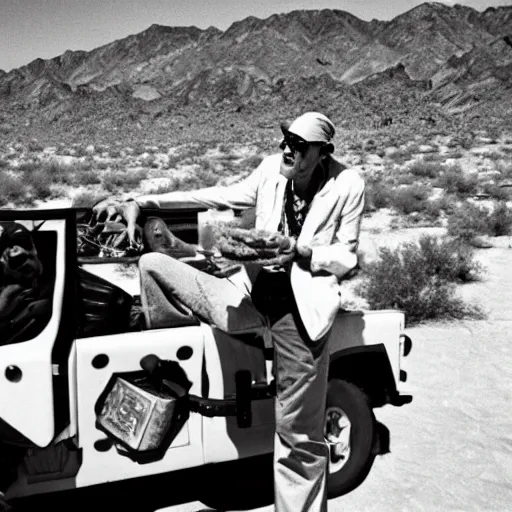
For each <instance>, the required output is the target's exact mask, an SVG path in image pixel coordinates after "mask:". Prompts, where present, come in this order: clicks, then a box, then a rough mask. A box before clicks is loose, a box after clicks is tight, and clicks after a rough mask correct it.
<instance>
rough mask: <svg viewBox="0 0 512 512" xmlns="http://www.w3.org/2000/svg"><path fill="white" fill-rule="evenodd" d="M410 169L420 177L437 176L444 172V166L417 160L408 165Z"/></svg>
mask: <svg viewBox="0 0 512 512" xmlns="http://www.w3.org/2000/svg"><path fill="white" fill-rule="evenodd" d="M408 171H409V172H410V173H411V174H413V175H414V176H418V177H420V178H437V177H438V176H440V175H441V174H442V172H443V166H442V165H440V164H437V163H433V162H426V161H424V160H416V161H415V162H413V163H412V164H411V165H410V166H409V167H408Z"/></svg>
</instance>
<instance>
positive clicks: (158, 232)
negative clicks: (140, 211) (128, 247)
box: [144, 217, 197, 258]
mask: <svg viewBox="0 0 512 512" xmlns="http://www.w3.org/2000/svg"><path fill="white" fill-rule="evenodd" d="M144 238H145V240H146V244H147V246H148V247H149V250H150V251H151V252H160V253H162V254H167V256H172V257H173V258H185V257H187V256H191V257H193V256H195V255H196V254H197V253H196V249H195V247H194V246H193V245H191V244H188V243H186V242H183V240H180V239H179V238H177V237H176V236H174V235H173V234H172V233H171V231H170V230H169V228H168V227H167V225H166V223H165V222H164V221H163V220H162V219H160V218H158V217H150V218H149V219H148V220H147V222H146V225H145V226H144Z"/></svg>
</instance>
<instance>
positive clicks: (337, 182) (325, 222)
mask: <svg viewBox="0 0 512 512" xmlns="http://www.w3.org/2000/svg"><path fill="white" fill-rule="evenodd" d="M280 162H281V155H280V154H276V155H271V156H269V157H266V158H265V159H264V160H263V161H262V162H261V164H260V165H259V166H258V167H257V169H256V170H255V171H254V172H253V173H252V174H250V175H249V176H248V177H247V178H246V179H245V180H243V181H241V182H239V183H236V184H234V185H231V186H228V187H209V188H204V189H200V190H196V191H189V192H179V191H176V192H169V193H166V194H155V195H147V196H142V197H138V198H136V201H137V203H138V204H139V205H140V206H141V207H142V208H144V207H152V208H154V207H158V208H170V207H172V206H173V205H175V204H177V203H183V202H186V203H196V204H200V205H202V206H206V207H208V208H214V209H223V208H232V209H244V208H252V207H255V209H256V226H255V227H256V228H257V229H263V230H267V231H277V229H278V226H279V222H280V220H281V213H282V208H283V202H284V193H285V187H286V182H287V179H286V178H285V177H284V176H283V175H282V174H281V173H280ZM364 189H365V186H364V181H363V179H362V178H361V177H360V175H359V174H358V173H357V171H356V170H354V169H350V168H349V169H346V168H345V167H344V166H343V165H342V164H340V163H339V162H338V161H337V160H335V159H334V158H332V157H330V158H329V165H328V175H327V181H326V183H325V185H324V186H323V187H322V188H321V189H320V190H319V191H318V192H317V194H316V195H315V197H314V199H313V201H312V203H311V205H310V208H309V212H308V214H307V216H306V219H305V221H304V225H303V227H302V231H301V234H300V236H299V239H298V241H297V243H298V244H299V245H300V244H302V245H307V246H310V247H311V248H312V251H313V254H312V258H311V268H310V270H305V269H303V268H301V267H299V265H298V264H297V263H294V264H293V265H292V269H291V277H290V278H291V284H292V289H293V293H294V296H295V300H296V302H297V307H298V310H299V313H300V315H301V319H302V322H303V324H304V327H305V328H306V330H307V332H308V335H309V336H310V338H311V339H312V340H313V341H315V340H319V339H320V338H322V337H323V336H324V335H326V334H327V333H328V331H329V329H330V328H331V326H332V323H333V321H334V318H335V316H336V313H337V311H338V309H339V305H340V280H341V278H342V277H343V276H344V275H345V274H346V273H347V272H348V271H350V270H351V269H353V268H354V267H355V266H356V264H357V256H356V250H357V246H358V240H359V231H360V226H361V219H362V214H363V208H364Z"/></svg>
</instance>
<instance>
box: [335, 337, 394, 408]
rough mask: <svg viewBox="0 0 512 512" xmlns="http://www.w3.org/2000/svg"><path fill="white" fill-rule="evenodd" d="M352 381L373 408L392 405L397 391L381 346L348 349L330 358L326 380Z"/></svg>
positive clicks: (383, 348)
mask: <svg viewBox="0 0 512 512" xmlns="http://www.w3.org/2000/svg"><path fill="white" fill-rule="evenodd" d="M331 378H340V379H343V380H346V381H348V382H352V383H353V384H355V385H356V386H358V387H359V388H360V389H362V390H363V391H364V392H365V393H366V395H367V396H368V397H369V399H370V400H371V403H372V407H381V406H383V405H385V404H387V403H393V397H395V396H396V395H397V394H398V392H397V387H396V382H395V378H394V376H393V370H392V369H391V363H390V361H389V357H388V354H387V351H386V348H385V346H384V344H383V343H380V344H376V345H368V346H358V347H349V348H345V349H342V350H338V351H337V352H335V353H333V354H332V355H331V359H330V365H329V379H331Z"/></svg>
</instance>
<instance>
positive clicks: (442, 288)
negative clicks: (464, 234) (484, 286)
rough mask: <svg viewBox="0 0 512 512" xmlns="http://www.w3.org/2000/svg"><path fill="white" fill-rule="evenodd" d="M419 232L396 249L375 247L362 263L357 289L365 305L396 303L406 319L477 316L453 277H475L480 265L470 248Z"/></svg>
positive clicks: (392, 305) (384, 306)
mask: <svg viewBox="0 0 512 512" xmlns="http://www.w3.org/2000/svg"><path fill="white" fill-rule="evenodd" d="M462 247H464V246H462V245H456V244H454V243H453V242H451V241H448V240H444V239H436V238H435V237H430V236H424V237H422V238H421V239H420V240H419V242H417V243H416V242H409V243H406V244H404V245H402V246H401V247H399V248H397V249H394V250H393V249H389V248H381V249H380V251H379V259H378V260H377V261H376V262H374V263H370V264H369V265H368V266H367V268H366V269H365V277H364V279H363V281H362V283H361V284H360V286H359V287H358V290H357V292H358V293H359V294H361V296H362V297H363V298H364V299H366V300H367V301H368V304H369V306H370V308H371V309H399V310H402V311H404V313H405V315H406V319H407V321H408V322H409V323H411V324H414V323H418V322H421V321H423V320H434V319H454V318H464V317H468V316H469V317H480V316H481V315H482V313H481V311H480V310H479V309H478V308H477V307H475V306H469V305H467V304H465V303H464V302H463V301H462V300H461V299H460V298H459V297H457V296H456V285H455V283H456V282H460V281H468V280H474V279H478V278H479V275H480V273H481V271H482V269H481V268H480V267H479V266H478V265H477V264H476V263H474V262H473V260H472V253H471V252H470V249H466V248H462Z"/></svg>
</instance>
